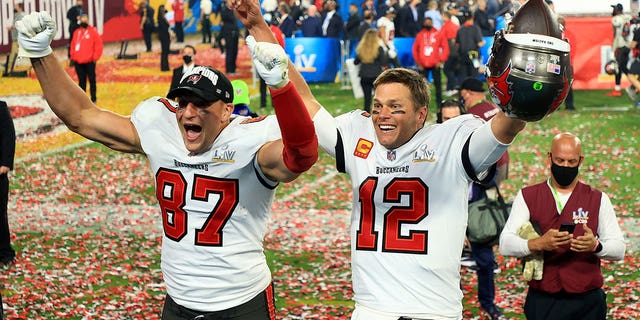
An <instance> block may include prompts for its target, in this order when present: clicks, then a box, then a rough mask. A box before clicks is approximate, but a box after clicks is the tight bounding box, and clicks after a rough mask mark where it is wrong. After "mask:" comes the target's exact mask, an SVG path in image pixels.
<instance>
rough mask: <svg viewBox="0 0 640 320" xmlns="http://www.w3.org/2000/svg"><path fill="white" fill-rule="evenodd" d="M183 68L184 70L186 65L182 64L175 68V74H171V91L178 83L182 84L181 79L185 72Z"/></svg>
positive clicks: (195, 65)
mask: <svg viewBox="0 0 640 320" xmlns="http://www.w3.org/2000/svg"><path fill="white" fill-rule="evenodd" d="M193 66H194V67H197V66H198V65H197V64H194V65H193ZM183 70H184V65H181V66H179V67H177V68H174V69H173V75H172V76H171V85H170V86H169V91H171V90H173V89H175V88H177V87H178V85H179V84H180V80H181V79H182V76H183V74H184V72H183Z"/></svg>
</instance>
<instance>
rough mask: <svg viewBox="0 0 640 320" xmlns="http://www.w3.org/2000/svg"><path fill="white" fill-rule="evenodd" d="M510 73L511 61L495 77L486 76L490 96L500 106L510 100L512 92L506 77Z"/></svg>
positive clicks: (505, 104)
mask: <svg viewBox="0 0 640 320" xmlns="http://www.w3.org/2000/svg"><path fill="white" fill-rule="evenodd" d="M510 73H511V62H509V65H507V68H506V69H504V70H503V71H502V73H501V74H500V75H498V76H496V77H488V78H487V82H488V85H489V92H491V98H492V99H493V102H496V103H498V105H500V107H504V106H507V105H508V104H509V102H511V97H512V95H513V92H512V91H511V85H512V84H513V83H511V82H509V81H508V80H507V78H508V77H509V74H510Z"/></svg>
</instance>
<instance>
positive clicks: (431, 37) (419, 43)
mask: <svg viewBox="0 0 640 320" xmlns="http://www.w3.org/2000/svg"><path fill="white" fill-rule="evenodd" d="M422 23H423V28H422V30H420V32H418V34H417V35H416V39H415V40H414V42H413V48H412V53H413V60H414V61H416V66H417V67H418V70H420V71H421V73H422V74H423V75H424V76H425V78H427V80H428V79H429V74H431V76H432V77H433V85H434V86H435V87H436V102H437V103H438V110H440V108H441V107H442V72H441V70H442V66H443V65H444V63H445V61H447V59H448V58H449V44H448V43H447V39H446V38H445V36H444V34H442V33H440V32H439V31H438V29H436V28H434V27H433V20H432V19H431V18H429V17H427V18H424V20H423V22H422ZM438 120H439V121H442V119H438Z"/></svg>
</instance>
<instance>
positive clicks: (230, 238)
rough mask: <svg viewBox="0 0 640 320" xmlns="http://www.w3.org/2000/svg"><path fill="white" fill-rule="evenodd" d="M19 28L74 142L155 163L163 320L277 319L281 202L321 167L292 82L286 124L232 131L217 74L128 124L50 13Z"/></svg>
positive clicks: (226, 87)
mask: <svg viewBox="0 0 640 320" xmlns="http://www.w3.org/2000/svg"><path fill="white" fill-rule="evenodd" d="M17 28H18V31H19V41H20V46H21V50H20V52H21V55H22V56H25V57H30V58H31V64H32V65H33V67H34V70H35V72H36V75H37V77H38V81H39V82H40V86H41V87H42V91H43V93H44V97H45V99H46V100H47V102H48V103H49V106H50V107H51V109H52V110H53V111H54V112H55V113H56V115H57V116H58V117H60V119H62V120H63V121H64V123H65V124H66V125H67V126H68V127H69V128H70V129H71V130H72V131H74V132H76V133H78V134H80V135H82V136H84V137H85V138H87V139H90V140H94V141H97V142H100V143H102V144H104V145H106V146H108V147H109V148H111V149H114V150H117V151H122V152H130V153H140V154H144V155H146V156H147V158H148V159H149V162H150V164H151V169H152V171H153V173H154V177H155V189H156V197H157V199H158V204H159V206H160V212H159V216H161V217H162V226H163V235H164V236H163V238H162V255H161V269H162V273H163V276H164V280H165V284H166V288H167V296H166V299H165V304H164V309H163V313H162V319H163V320H176V319H194V318H195V319H200V318H202V319H214V318H215V319H234V320H261V319H264V320H267V319H274V317H275V307H274V293H273V285H272V283H271V281H272V280H271V274H270V271H269V267H268V266H267V262H266V258H265V255H264V249H263V246H262V241H263V238H264V236H265V233H266V230H267V222H268V220H269V218H270V208H271V202H272V201H273V197H274V193H275V188H276V186H277V184H278V182H288V181H292V180H293V179H295V178H296V177H298V175H300V173H302V172H304V171H306V170H307V169H308V168H309V167H311V166H312V165H313V163H314V162H315V161H316V159H317V157H318V143H317V139H316V135H315V133H314V126H313V122H312V121H311V118H310V117H309V114H308V113H307V111H306V109H305V107H304V105H303V102H302V100H301V98H300V95H299V94H298V93H297V91H296V88H295V87H294V86H293V84H292V83H291V82H290V81H289V79H288V75H287V73H286V72H283V73H280V74H279V76H278V77H273V78H270V79H269V81H266V83H267V85H269V87H270V88H271V94H272V100H273V105H274V109H275V112H276V116H275V117H274V116H270V117H261V118H255V119H252V118H248V117H241V116H237V117H235V118H234V119H233V120H230V116H231V114H232V112H233V108H234V106H233V103H232V102H233V87H232V85H231V82H230V81H229V79H228V78H227V77H226V76H225V75H224V74H222V73H221V72H220V71H218V70H216V69H214V68H211V67H206V66H197V67H194V68H192V69H191V70H190V71H189V72H187V73H185V74H184V75H183V76H182V79H181V81H180V83H179V84H178V86H177V87H176V88H174V89H173V90H171V91H170V92H169V94H168V97H169V98H170V99H175V100H170V99H166V98H162V97H152V98H150V99H148V100H145V101H143V102H141V103H140V104H139V105H138V106H137V107H136V108H135V110H134V111H133V114H132V115H131V117H126V116H123V115H119V114H115V113H113V112H110V111H107V110H104V109H100V108H98V107H97V106H96V105H94V104H93V103H92V102H91V100H89V98H88V97H87V96H86V95H85V94H84V92H83V91H82V90H81V89H80V88H79V87H78V86H77V85H76V84H75V83H74V82H73V81H72V80H71V78H70V77H69V76H68V75H67V73H66V72H65V71H64V70H63V69H62V67H61V65H60V63H59V61H58V60H57V59H56V57H55V55H54V54H52V53H51V48H50V45H49V44H50V42H51V39H53V36H54V34H55V22H54V21H53V20H52V19H51V17H50V16H49V14H48V13H46V12H35V13H32V14H30V15H28V16H26V17H25V18H24V19H23V20H21V21H20V23H19V24H18V26H17ZM283 63H284V64H285V66H286V63H287V62H286V61H284V62H283ZM285 68H286V67H285ZM125 214H126V213H125Z"/></svg>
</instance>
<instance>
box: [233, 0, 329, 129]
mask: <svg viewBox="0 0 640 320" xmlns="http://www.w3.org/2000/svg"><path fill="white" fill-rule="evenodd" d="M227 5H228V6H229V7H231V8H233V9H234V13H235V14H236V16H237V17H238V19H239V20H240V22H241V23H242V24H243V25H244V26H245V27H246V28H247V30H249V34H251V35H252V36H253V37H254V38H255V40H256V41H257V42H270V43H275V44H277V43H278V41H277V40H276V37H275V36H274V35H273V33H272V32H271V29H270V28H269V26H268V25H267V22H266V21H265V20H264V18H263V17H262V13H261V11H260V4H259V3H258V1H257V0H227ZM288 71H289V80H291V82H293V84H294V86H295V87H296V89H297V90H298V93H299V94H300V97H301V98H302V100H303V101H304V104H305V106H306V108H307V111H308V112H309V115H310V116H311V118H313V117H314V116H315V114H316V112H318V110H320V108H322V106H321V105H320V103H319V102H318V101H317V100H316V98H315V97H314V96H313V93H311V89H310V88H309V86H308V85H307V82H306V81H305V80H304V78H303V77H302V75H301V74H300V72H299V71H298V70H297V69H296V67H295V66H294V65H293V63H292V62H291V61H289V65H288Z"/></svg>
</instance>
